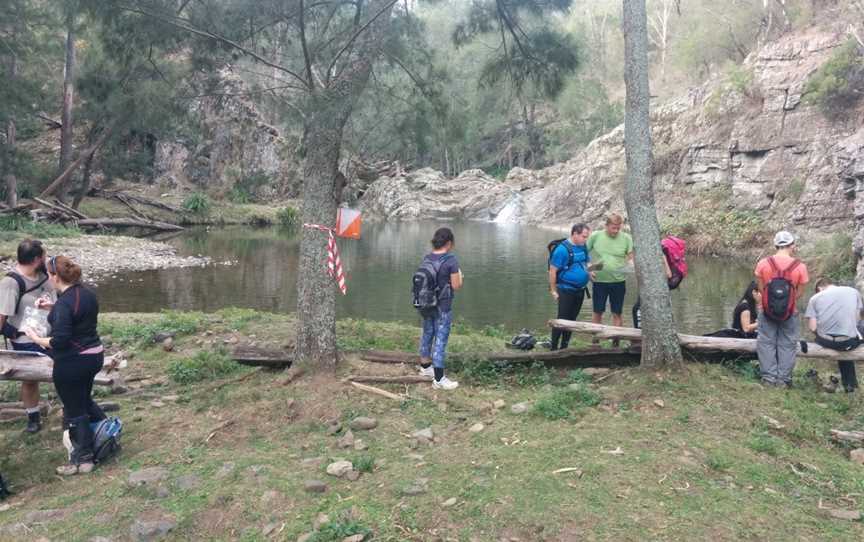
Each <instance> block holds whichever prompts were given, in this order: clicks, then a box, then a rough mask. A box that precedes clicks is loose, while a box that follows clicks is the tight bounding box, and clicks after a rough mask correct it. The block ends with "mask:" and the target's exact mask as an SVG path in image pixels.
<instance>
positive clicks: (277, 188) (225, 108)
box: [153, 67, 300, 198]
mask: <svg viewBox="0 0 864 542" xmlns="http://www.w3.org/2000/svg"><path fill="white" fill-rule="evenodd" d="M208 93H209V94H210V95H208V96H205V97H203V98H200V99H199V100H197V101H195V102H193V104H194V105H193V106H192V110H191V113H192V116H193V117H195V118H196V120H197V124H198V128H199V133H200V135H201V138H200V141H197V142H191V141H159V142H157V143H156V153H155V158H154V164H153V169H154V176H155V180H156V181H157V182H159V183H162V184H165V185H168V186H172V187H173V186H178V185H179V186H186V187H189V188H194V189H198V190H202V189H204V190H208V191H213V192H219V193H223V194H225V193H228V192H230V191H231V190H232V188H234V187H235V186H236V185H237V184H238V183H245V186H246V187H247V188H248V189H250V190H252V191H253V192H255V193H254V194H253V195H256V196H259V197H261V198H267V197H273V196H282V197H295V196H297V195H299V193H300V173H299V164H300V160H299V158H298V157H296V156H295V155H294V151H293V149H292V146H291V145H290V144H289V142H288V140H287V139H285V138H284V137H282V135H281V134H280V132H279V130H278V129H276V128H275V127H274V126H272V125H270V124H269V123H268V122H266V120H265V119H264V118H263V116H262V114H261V112H260V111H259V109H258V107H256V105H255V104H254V102H253V101H252V100H251V99H250V98H249V96H248V87H247V85H246V84H245V82H244V81H243V80H242V79H241V78H240V77H239V76H238V75H237V74H235V73H234V72H233V71H232V70H231V68H230V67H228V68H224V69H222V70H221V71H220V72H219V83H218V85H217V86H216V88H215V89H213V88H211V89H209V91H208Z"/></svg>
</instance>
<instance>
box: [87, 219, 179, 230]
mask: <svg viewBox="0 0 864 542" xmlns="http://www.w3.org/2000/svg"><path fill="white" fill-rule="evenodd" d="M78 225H79V226H92V227H102V228H144V229H149V230H156V231H183V230H184V229H185V228H184V227H183V226H178V225H176V224H168V223H167V222H155V221H152V220H150V221H145V220H136V219H134V218H88V219H86V220H79V221H78Z"/></svg>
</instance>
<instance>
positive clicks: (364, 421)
mask: <svg viewBox="0 0 864 542" xmlns="http://www.w3.org/2000/svg"><path fill="white" fill-rule="evenodd" d="M348 425H349V426H350V427H351V429H353V430H355V431H369V430H370V429H375V428H376V427H378V420H376V419H375V418H368V417H366V416H360V417H358V418H354V419H353V420H351V423H350V424H348Z"/></svg>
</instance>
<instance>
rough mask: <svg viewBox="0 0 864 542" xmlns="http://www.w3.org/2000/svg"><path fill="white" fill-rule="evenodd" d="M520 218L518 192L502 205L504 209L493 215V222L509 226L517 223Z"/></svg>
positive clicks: (520, 207)
mask: <svg viewBox="0 0 864 542" xmlns="http://www.w3.org/2000/svg"><path fill="white" fill-rule="evenodd" d="M521 216H522V194H520V193H519V192H514V193H513V195H512V196H510V199H508V200H507V203H505V204H504V207H502V208H501V210H500V211H498V214H497V215H495V220H493V221H492V222H495V223H497V224H509V223H515V222H519V218H520V217H521Z"/></svg>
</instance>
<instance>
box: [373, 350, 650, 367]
mask: <svg viewBox="0 0 864 542" xmlns="http://www.w3.org/2000/svg"><path fill="white" fill-rule="evenodd" d="M639 356H640V350H639V348H636V347H631V348H600V347H591V348H585V349H577V348H567V349H564V350H555V351H552V352H550V351H545V350H528V351H522V350H517V351H509V352H471V353H460V354H448V358H449V359H451V360H454V361H462V362H468V363H470V362H473V361H478V360H486V361H491V362H493V363H499V364H516V363H534V362H539V363H544V364H548V365H561V366H568V367H609V366H614V365H635V364H638V363H639ZM360 359H362V360H364V361H370V362H373V363H405V364H417V363H418V362H419V357H418V356H417V354H411V353H408V352H393V351H387V350H371V351H369V352H362V353H361V354H360Z"/></svg>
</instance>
